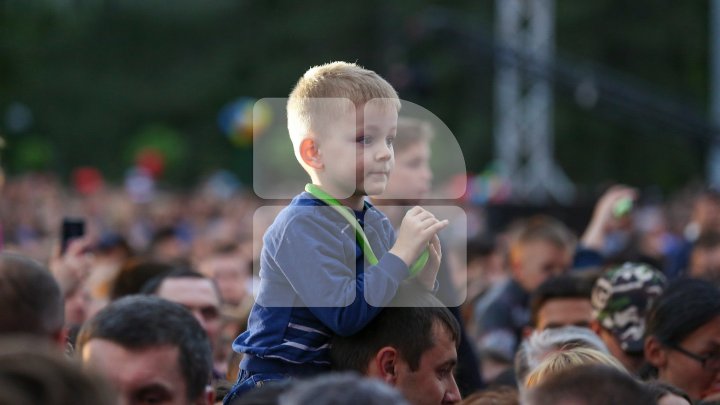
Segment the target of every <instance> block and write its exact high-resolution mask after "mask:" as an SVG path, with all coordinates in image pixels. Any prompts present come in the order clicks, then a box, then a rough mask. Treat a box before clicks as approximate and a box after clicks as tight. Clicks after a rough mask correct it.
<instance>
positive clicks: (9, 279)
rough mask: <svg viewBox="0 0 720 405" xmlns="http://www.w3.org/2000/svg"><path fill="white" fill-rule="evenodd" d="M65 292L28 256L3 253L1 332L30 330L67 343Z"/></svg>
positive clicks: (0, 265) (0, 266)
mask: <svg viewBox="0 0 720 405" xmlns="http://www.w3.org/2000/svg"><path fill="white" fill-rule="evenodd" d="M63 321H64V311H63V296H62V293H61V292H60V287H59V286H58V283H57V282H56V281H55V279H54V278H53V276H52V275H51V274H50V272H49V271H48V270H47V269H46V268H45V267H44V266H43V265H41V264H40V263H38V262H36V261H34V260H32V259H29V258H27V257H24V256H21V255H18V254H13V253H0V334H10V333H28V334H33V335H39V336H43V337H47V338H50V339H52V340H54V341H56V342H58V343H62V344H64V343H65V342H64V339H65V334H64V329H63Z"/></svg>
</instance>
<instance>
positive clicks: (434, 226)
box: [425, 219, 448, 233]
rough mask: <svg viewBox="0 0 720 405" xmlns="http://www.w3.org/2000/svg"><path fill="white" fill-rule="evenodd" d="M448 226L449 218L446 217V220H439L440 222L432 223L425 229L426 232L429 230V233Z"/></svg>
mask: <svg viewBox="0 0 720 405" xmlns="http://www.w3.org/2000/svg"><path fill="white" fill-rule="evenodd" d="M446 226H448V220H447V219H444V220H442V221H438V222H436V223H434V224H432V225H430V226H429V227H427V228H426V229H425V232H428V233H437V232H439V231H440V230H442V229H444V228H445V227H446Z"/></svg>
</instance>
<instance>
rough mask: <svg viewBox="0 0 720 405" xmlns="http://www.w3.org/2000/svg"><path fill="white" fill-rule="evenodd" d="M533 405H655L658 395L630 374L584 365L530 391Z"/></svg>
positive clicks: (530, 401)
mask: <svg viewBox="0 0 720 405" xmlns="http://www.w3.org/2000/svg"><path fill="white" fill-rule="evenodd" d="M526 399H527V400H528V401H527V402H523V403H527V404H530V405H544V404H573V405H617V404H633V405H655V404H656V402H655V398H654V396H653V395H652V393H650V392H649V390H647V389H646V388H645V387H644V386H643V385H642V384H641V383H640V382H638V381H636V380H635V379H634V378H632V377H631V376H630V375H629V374H627V373H624V372H622V371H620V370H618V369H616V368H614V367H609V366H605V365H595V364H594V365H589V366H580V367H576V368H573V369H570V370H567V371H564V372H562V373H560V374H557V375H555V376H553V377H551V378H549V379H548V380H547V381H545V382H543V383H542V384H540V385H538V386H537V387H536V388H534V389H532V390H530V391H528V395H527V398H526Z"/></svg>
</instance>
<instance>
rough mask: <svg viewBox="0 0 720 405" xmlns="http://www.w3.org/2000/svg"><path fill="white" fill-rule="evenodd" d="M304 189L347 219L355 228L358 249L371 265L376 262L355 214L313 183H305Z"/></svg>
mask: <svg viewBox="0 0 720 405" xmlns="http://www.w3.org/2000/svg"><path fill="white" fill-rule="evenodd" d="M305 191H307V192H308V193H310V194H312V196H313V197H315V198H317V199H318V200H320V201H322V202H324V203H325V204H327V205H328V206H330V207H332V208H333V209H334V210H335V211H337V212H338V213H339V214H340V215H342V216H343V218H345V220H347V221H348V222H349V223H350V225H352V226H353V228H355V238H356V239H355V240H356V241H357V243H358V245H360V249H362V251H363V255H365V258H366V259H367V261H368V262H369V263H370V264H371V265H373V266H374V265H376V264H378V259H377V256H375V252H373V250H372V247H371V246H370V241H368V238H367V236H366V235H365V231H364V230H363V229H362V226H360V222H358V220H357V218H355V215H354V214H351V213H350V211H349V210H348V208H346V207H345V206H344V205H342V204H340V201H338V200H336V199H335V198H334V197H333V196H331V195H330V194H328V193H326V192H325V191H324V190H323V189H321V188H320V187H318V186H316V185H314V184H306V185H305Z"/></svg>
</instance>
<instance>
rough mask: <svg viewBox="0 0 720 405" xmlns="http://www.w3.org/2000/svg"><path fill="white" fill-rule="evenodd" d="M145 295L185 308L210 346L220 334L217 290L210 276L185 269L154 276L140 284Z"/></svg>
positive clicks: (219, 301)
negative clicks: (196, 322)
mask: <svg viewBox="0 0 720 405" xmlns="http://www.w3.org/2000/svg"><path fill="white" fill-rule="evenodd" d="M142 292H143V293H145V294H152V295H157V296H158V297H160V298H164V299H166V300H168V301H172V302H177V303H178V304H180V305H182V306H184V307H185V308H187V309H188V310H189V311H190V312H191V313H192V314H193V316H194V317H195V319H197V321H198V322H200V326H202V328H203V330H205V333H207V335H208V339H209V340H210V345H211V346H213V347H214V345H215V344H216V343H217V339H218V336H219V334H220V327H221V320H220V304H221V299H220V292H219V290H218V287H217V285H216V284H215V282H214V281H213V280H212V279H209V278H207V277H205V276H203V275H202V274H200V273H197V272H194V271H192V270H188V269H176V270H173V271H170V272H168V273H164V274H162V275H160V276H157V277H155V278H153V279H151V280H150V281H148V282H147V284H146V285H145V286H143V289H142Z"/></svg>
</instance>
